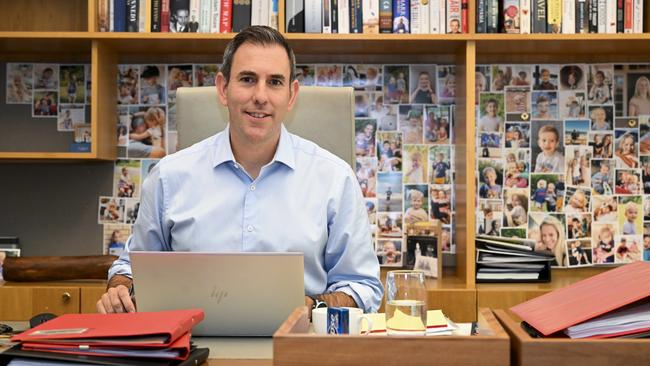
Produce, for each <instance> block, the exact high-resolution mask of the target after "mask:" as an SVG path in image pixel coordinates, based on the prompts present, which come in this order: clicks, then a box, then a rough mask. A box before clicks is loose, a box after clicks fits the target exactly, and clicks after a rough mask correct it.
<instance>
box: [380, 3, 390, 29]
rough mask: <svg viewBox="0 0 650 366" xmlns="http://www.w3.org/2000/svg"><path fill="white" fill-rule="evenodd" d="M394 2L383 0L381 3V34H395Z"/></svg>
mask: <svg viewBox="0 0 650 366" xmlns="http://www.w3.org/2000/svg"><path fill="white" fill-rule="evenodd" d="M392 24H393V2H392V0H381V1H380V2H379V33H392V32H393V27H392Z"/></svg>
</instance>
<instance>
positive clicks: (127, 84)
mask: <svg viewBox="0 0 650 366" xmlns="http://www.w3.org/2000/svg"><path fill="white" fill-rule="evenodd" d="M139 82H140V67H139V66H138V65H118V74H117V104H138V101H139V100H140V97H139V94H138V92H139V87H138V85H140V84H139Z"/></svg>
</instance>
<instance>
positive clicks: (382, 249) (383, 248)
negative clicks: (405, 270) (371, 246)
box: [375, 239, 402, 267]
mask: <svg viewBox="0 0 650 366" xmlns="http://www.w3.org/2000/svg"><path fill="white" fill-rule="evenodd" d="M375 252H376V253H377V259H378V260H379V264H380V265H382V266H386V267H401V266H402V241H401V240H381V239H379V240H377V247H376V250H375Z"/></svg>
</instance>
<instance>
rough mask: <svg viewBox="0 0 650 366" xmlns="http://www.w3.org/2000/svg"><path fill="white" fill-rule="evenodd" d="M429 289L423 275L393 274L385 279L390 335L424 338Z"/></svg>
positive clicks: (392, 272)
mask: <svg viewBox="0 0 650 366" xmlns="http://www.w3.org/2000/svg"><path fill="white" fill-rule="evenodd" d="M426 330H427V289H426V286H425V283H424V273H423V272H420V271H390V272H388V275H387V276H386V331H387V333H388V335H425V334H426Z"/></svg>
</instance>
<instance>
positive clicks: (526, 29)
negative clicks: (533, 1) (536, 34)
mask: <svg viewBox="0 0 650 366" xmlns="http://www.w3.org/2000/svg"><path fill="white" fill-rule="evenodd" d="M519 33H522V34H530V0H520V1H519Z"/></svg>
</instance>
